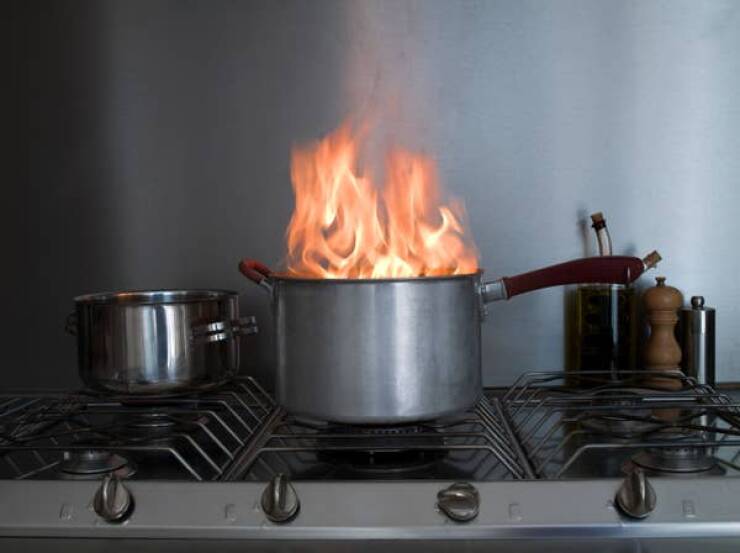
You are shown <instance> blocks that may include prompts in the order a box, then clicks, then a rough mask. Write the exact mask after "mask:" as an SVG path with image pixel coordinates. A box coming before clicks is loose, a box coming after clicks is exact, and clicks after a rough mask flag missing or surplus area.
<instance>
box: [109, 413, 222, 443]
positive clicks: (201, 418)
mask: <svg viewBox="0 0 740 553" xmlns="http://www.w3.org/2000/svg"><path fill="white" fill-rule="evenodd" d="M207 422H208V417H207V416H205V415H199V414H197V413H196V414H191V413H182V414H181V413H178V414H177V415H173V414H170V413H165V412H161V411H152V412H143V413H126V414H124V415H121V416H120V417H119V418H118V419H117V425H118V429H117V432H118V433H119V434H122V435H125V436H128V437H141V438H148V437H159V436H171V435H172V434H176V433H178V432H190V431H192V429H193V426H195V425H196V424H207Z"/></svg>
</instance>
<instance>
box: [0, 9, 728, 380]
mask: <svg viewBox="0 0 740 553" xmlns="http://www.w3.org/2000/svg"><path fill="white" fill-rule="evenodd" d="M4 25H10V26H12V30H13V33H11V34H10V35H7V36H10V37H11V39H10V40H11V41H12V42H13V44H12V48H11V49H10V50H8V51H6V53H5V54H3V55H5V56H8V55H10V56H12V60H11V61H12V62H13V63H12V66H11V67H12V78H13V84H14V85H16V88H14V90H15V91H16V95H15V98H14V100H12V101H14V102H15V105H16V106H17V110H13V113H14V119H13V126H12V129H13V131H12V132H13V133H14V135H15V137H16V139H15V140H14V142H15V144H16V146H17V147H18V149H19V150H20V154H19V155H17V156H14V164H13V165H12V166H11V167H10V168H9V169H7V171H10V173H9V174H10V177H11V178H9V179H8V181H6V183H5V185H4V187H3V190H4V191H5V192H6V195H5V196H4V198H5V202H4V207H5V209H4V212H5V215H4V223H5V225H7V227H8V230H7V231H6V238H10V239H9V240H8V242H10V247H9V248H6V256H7V257H6V263H5V268H4V269H3V271H4V273H5V274H4V277H3V278H4V280H7V281H8V283H9V284H10V286H11V288H9V290H10V292H9V295H10V296H12V297H9V298H8V303H7V307H6V310H5V313H4V318H5V319H6V320H5V321H4V326H5V329H4V332H3V351H2V356H3V357H2V362H3V365H4V370H3V379H2V385H3V386H19V385H26V386H29V385H34V386H70V385H76V384H78V381H77V379H76V368H75V344H74V339H73V338H71V337H68V336H66V335H65V334H64V332H63V326H64V318H65V316H66V315H67V313H68V312H69V311H70V310H71V309H72V297H73V296H74V295H77V294H81V293H86V292H94V291H102V290H108V289H121V288H151V287H221V288H231V289H235V290H241V291H243V292H244V294H243V298H242V311H243V313H244V314H249V313H252V314H255V315H257V316H258V318H259V320H260V322H261V327H262V333H261V334H260V336H259V339H258V340H253V339H251V338H247V339H245V341H244V346H245V347H244V348H243V352H244V354H243V357H244V359H243V367H244V370H245V371H248V372H252V373H256V374H257V375H258V376H260V377H262V378H263V379H267V380H269V376H270V374H271V366H272V358H271V354H270V351H271V346H272V334H271V321H270V317H269V309H268V306H267V305H266V302H265V298H264V297H263V295H262V294H260V293H259V290H255V287H254V286H250V285H248V283H246V282H245V281H244V280H243V278H242V277H241V276H240V275H239V273H238V272H237V261H238V260H239V258H241V257H243V256H251V257H256V258H258V259H261V260H262V261H264V262H266V263H268V264H273V265H275V264H278V263H279V262H280V259H281V257H282V255H283V247H284V242H283V233H284V229H285V226H286V224H287V222H288V218H289V216H290V212H291V209H292V192H291V188H290V180H289V161H290V160H289V157H290V150H291V147H292V146H293V145H294V144H296V143H301V142H305V141H306V140H311V139H313V138H316V137H318V136H320V135H322V134H323V133H326V132H327V131H329V130H331V129H333V128H334V127H335V126H337V125H338V124H339V123H340V122H341V121H342V120H343V118H344V117H346V116H348V115H350V114H355V115H357V114H360V115H362V116H366V117H369V118H371V119H372V120H373V122H374V123H375V124H376V125H377V128H378V129H379V135H378V136H380V138H379V140H382V141H384V142H393V143H402V144H404V145H407V146H408V147H411V148H415V149H419V150H422V151H424V152H426V153H428V154H430V155H433V156H435V157H436V158H437V160H438V162H439V167H440V174H441V177H442V180H443V181H444V183H445V185H446V187H447V189H448V190H449V191H450V192H452V193H453V194H454V195H456V196H458V197H460V198H462V199H464V200H465V202H466V205H467V209H468V214H469V218H470V224H471V226H472V229H473V232H474V234H475V238H476V241H477V243H478V246H479V248H480V253H481V258H482V264H483V266H484V267H485V268H486V272H487V274H488V275H490V276H501V275H508V274H514V273H517V272H521V271H526V270H529V269H533V268H536V267H538V266H541V265H545V264H549V263H554V262H558V261H561V260H566V259H570V258H574V257H579V256H583V255H594V254H595V253H596V245H595V243H594V241H593V239H592V237H591V233H592V231H591V230H590V229H589V228H588V227H587V225H586V223H585V220H586V219H587V217H588V214H589V213H590V212H592V211H596V210H603V211H604V212H605V214H606V217H607V220H608V223H609V228H610V229H611V232H612V238H613V242H614V250H615V253H618V254H637V255H644V254H645V253H647V252H648V251H649V250H651V249H653V248H655V249H658V250H659V251H660V253H661V254H662V255H663V257H664V261H663V262H662V263H661V264H660V268H659V272H658V273H655V272H653V273H652V274H651V275H650V276H645V277H643V279H642V282H643V284H642V285H643V286H648V285H650V281H651V279H652V277H653V276H655V275H657V274H662V275H665V276H666V277H667V279H668V282H669V283H670V284H672V285H674V286H677V287H678V288H680V289H681V290H682V291H683V292H684V293H685V295H686V296H687V298H688V296H690V295H694V294H702V295H704V296H705V297H706V301H707V305H712V306H714V307H716V308H717V311H718V312H717V364H718V378H719V380H728V379H729V380H740V307H738V306H739V305H740V285H738V273H740V259H739V258H738V254H737V241H738V239H739V238H740V220H739V219H738V217H737V216H736V211H737V209H738V206H740V155H738V153H739V152H740V94H738V90H740V55H738V53H739V52H740V4H738V3H737V2H732V1H728V2H721V1H715V0H712V1H709V0H707V1H705V0H690V1H689V0H685V1H682V0H678V1H675V0H674V1H657V0H648V1H643V2H593V1H591V0H583V1H577V0H573V1H570V0H569V1H566V0H557V1H551V2H539V1H537V2H528V1H519V0H516V1H515V0H511V1H497V2H446V1H445V2H443V1H418V2H415V1H411V2H325V1H324V2H298V1H296V2H267V1H265V2H260V1H250V2H230V1H189V2H182V1H179V2H178V1H161V0H156V1H149V2H128V1H123V0H122V1H119V2H111V1H89V2H79V1H71V0H70V1H60V2H54V3H51V4H48V3H42V2H38V3H37V2H24V3H17V4H16V5H15V7H14V11H13V18H11V19H10V20H9V21H6V22H5V23H4ZM18 145H20V146H18ZM567 294H568V291H567V290H561V289H551V290H545V291H541V292H536V293H533V294H529V295H526V296H523V297H517V298H515V299H513V300H511V301H510V302H506V303H503V304H497V305H492V306H491V308H490V318H489V320H488V321H487V322H486V323H485V326H484V330H483V343H484V351H483V356H484V378H485V381H486V383H487V384H501V383H505V382H510V381H511V380H513V379H514V378H515V377H516V376H517V375H518V374H520V373H521V372H523V371H526V370H536V369H558V368H561V367H563V365H564V363H565V350H566V348H565V337H564V336H565V330H564V324H565V321H566V319H567V313H566V311H567V309H566V306H567V304H568V302H567V298H568V296H567ZM438 316H439V317H440V318H442V317H444V316H445V314H444V313H440V314H439V315H438Z"/></svg>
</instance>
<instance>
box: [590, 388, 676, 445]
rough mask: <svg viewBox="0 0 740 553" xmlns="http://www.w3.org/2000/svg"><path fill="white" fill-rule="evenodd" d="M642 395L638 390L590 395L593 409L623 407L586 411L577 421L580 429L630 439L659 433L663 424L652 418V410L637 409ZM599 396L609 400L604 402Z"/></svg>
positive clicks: (642, 392) (609, 390) (604, 391)
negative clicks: (608, 406) (619, 408)
mask: <svg viewBox="0 0 740 553" xmlns="http://www.w3.org/2000/svg"><path fill="white" fill-rule="evenodd" d="M644 393H645V391H644V390H640V389H639V388H636V389H632V388H620V389H618V390H616V389H609V388H606V389H602V390H598V391H596V392H594V393H593V394H591V395H593V396H594V398H595V400H594V401H595V403H596V405H610V406H617V407H619V406H623V407H624V410H612V411H606V410H598V409H597V410H594V411H587V412H586V413H584V415H583V416H582V418H581V426H582V427H583V428H585V429H586V430H590V431H592V432H595V433H597V434H603V435H607V436H616V437H618V438H625V439H628V438H633V437H635V436H640V435H642V434H647V433H650V432H655V431H656V430H659V429H660V428H661V427H662V426H664V423H663V422H661V421H656V420H654V418H653V417H652V409H644V408H642V409H638V408H637V405H638V403H639V399H640V397H642V396H643V395H644ZM599 396H610V398H609V399H608V400H604V399H603V398H599ZM607 401H608V403H607Z"/></svg>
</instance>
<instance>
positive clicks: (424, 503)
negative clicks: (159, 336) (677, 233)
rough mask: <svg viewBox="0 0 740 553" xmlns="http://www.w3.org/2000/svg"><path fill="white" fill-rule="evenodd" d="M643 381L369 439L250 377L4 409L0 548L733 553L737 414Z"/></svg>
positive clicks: (564, 390) (19, 396) (554, 381)
mask: <svg viewBox="0 0 740 553" xmlns="http://www.w3.org/2000/svg"><path fill="white" fill-rule="evenodd" d="M646 376H651V375H649V374H648V373H645V372H633V373H624V372H622V373H620V374H619V375H618V377H617V378H614V376H613V375H611V374H608V373H603V374H602V373H592V372H589V373H584V374H580V375H575V374H563V373H530V374H526V375H523V376H522V377H520V378H519V379H518V380H517V381H516V382H515V383H514V384H513V385H512V386H510V387H508V388H504V389H486V390H484V392H483V393H482V395H481V397H480V400H479V402H478V403H477V405H475V406H474V407H473V408H472V409H470V410H469V411H468V412H467V413H462V414H460V415H458V416H456V417H451V418H447V419H442V420H436V421H427V422H423V423H418V424H415V425H406V426H396V427H384V428H378V427H366V426H342V425H336V424H332V423H327V422H323V421H314V420H305V419H301V418H297V417H295V416H292V415H290V414H288V413H286V412H284V411H283V409H281V408H280V407H279V406H278V405H277V404H276V403H275V401H274V400H273V399H272V398H271V397H270V395H269V394H268V393H267V392H266V391H265V390H264V389H263V388H262V387H261V386H260V385H259V384H258V383H257V382H256V381H255V380H253V379H251V378H243V379H239V380H236V381H234V382H231V383H230V384H229V385H227V386H225V387H223V388H221V389H218V390H214V391H210V392H208V393H201V394H192V395H184V396H178V397H168V398H163V397H159V398H151V397H149V398H147V397H111V396H99V395H95V394H91V393H87V392H84V391H83V392H77V393H38V392H33V393H14V394H3V395H1V396H0V497H2V501H0V548H3V547H6V546H7V547H16V548H17V547H19V545H18V544H19V542H17V541H13V540H17V539H18V538H22V539H24V540H26V539H35V538H38V537H47V538H49V537H55V538H62V537H63V538H66V539H72V538H74V539H77V540H78V542H75V543H77V544H80V545H82V544H88V545H90V544H93V545H91V547H93V546H94V547H99V548H102V547H105V548H106V550H111V548H113V550H115V547H116V545H120V546H121V550H130V549H131V548H132V547H134V543H137V544H140V543H141V542H140V540H141V539H148V538H156V539H157V543H158V544H159V545H158V546H157V547H163V544H165V541H166V543H167V544H168V546H171V545H172V546H173V547H174V548H173V549H172V550H192V545H193V542H191V541H189V540H191V539H198V540H201V541H199V542H198V543H199V549H200V550H203V551H206V550H209V551H210V550H213V551H224V550H226V549H224V548H225V547H226V548H227V549H228V547H227V546H228V545H229V543H232V544H233V543H236V545H235V546H234V547H238V548H239V550H242V548H243V545H242V542H241V541H235V542H234V541H233V540H250V541H249V547H251V548H253V549H254V548H255V547H256V548H257V549H259V550H271V551H274V550H281V549H280V547H282V546H280V545H279V544H280V542H281V540H291V541H292V544H299V543H300V544H305V546H306V548H308V549H311V548H314V549H313V550H315V547H318V544H319V543H321V544H322V546H321V549H322V550H324V549H325V546H326V545H327V544H326V541H327V540H329V541H330V542H331V543H333V544H349V545H351V546H352V547H357V546H360V545H361V546H363V547H364V546H366V545H368V543H369V542H374V543H379V540H391V539H392V540H396V541H394V542H393V547H394V548H396V549H397V548H398V547H400V546H401V545H400V542H399V541H398V540H401V541H402V542H403V543H404V546H403V547H404V549H409V550H424V551H428V550H430V549H429V548H430V544H435V543H438V542H437V541H435V540H464V542H465V544H466V548H468V549H471V550H472V548H473V544H476V543H479V544H480V543H483V544H485V543H486V542H485V541H481V540H496V542H497V543H498V544H499V545H500V546H501V547H502V548H503V549H505V550H512V551H513V550H526V551H531V550H534V549H535V548H536V549H537V550H539V549H541V548H542V546H545V547H546V549H547V550H548V551H567V552H569V553H573V551H574V550H576V549H577V545H578V544H580V545H578V547H581V546H582V550H584V551H596V550H610V551H612V550H613V551H616V550H619V551H627V550H628V551H642V550H648V549H649V550H650V551H652V552H662V551H670V552H671V553H675V551H676V550H677V549H676V547H677V542H676V541H674V540H676V539H680V540H681V541H680V546H681V547H684V550H686V551H690V550H695V549H696V548H698V547H701V548H702V551H705V552H706V553H710V552H713V551H736V550H738V548H739V547H740V515H739V514H738V513H740V478H739V477H738V476H740V404H738V403H737V402H735V401H734V400H733V399H732V398H731V397H730V396H728V395H726V394H722V393H718V392H717V391H716V390H713V389H712V388H710V387H708V386H703V385H701V384H699V383H697V382H696V381H695V380H693V379H691V378H687V377H685V376H683V375H680V374H677V375H674V376H672V377H670V378H668V379H666V378H663V379H662V380H661V382H662V383H663V384H667V386H665V387H663V388H661V389H653V388H650V387H646V386H645V385H644V382H645V381H646V380H645V377H646ZM652 376H655V375H652ZM653 381H657V380H655V379H654V380H653ZM666 388H670V389H666ZM111 538H115V539H113V540H112V539H111ZM8 540H10V541H8ZM79 540H82V541H79ZM132 540H134V541H132ZM39 541H41V542H45V543H51V542H49V540H39ZM532 541H535V542H537V545H532ZM616 542H618V545H615V543H616ZM647 542H649V545H647ZM34 543H35V542H34ZM67 543H72V542H71V541H70V542H67ZM173 544H175V545H176V546H175V545H173ZM414 544H416V546H417V548H416V549H415V548H414ZM349 545H348V546H349ZM406 546H408V547H406ZM23 547H24V550H29V549H28V547H29V546H28V545H27V544H25V542H24V545H23ZM34 547H35V546H31V549H33V548H34ZM451 547H452V545H450V548H451ZM291 548H294V546H293V545H291ZM686 548H688V549H686ZM340 549H341V547H340ZM483 549H485V550H490V547H489V546H488V545H484V546H482V547H481V550H483Z"/></svg>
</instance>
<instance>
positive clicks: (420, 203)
mask: <svg viewBox="0 0 740 553" xmlns="http://www.w3.org/2000/svg"><path fill="white" fill-rule="evenodd" d="M359 147H360V140H359V138H358V137H357V136H356V135H354V134H353V133H352V132H351V129H350V126H349V125H348V124H345V125H343V126H342V127H340V128H339V129H337V130H336V131H334V132H333V133H331V134H329V135H328V136H326V137H325V138H323V139H322V140H320V141H318V142H316V143H313V144H310V145H308V146H306V147H302V148H296V149H294V151H293V155H292V162H291V180H292V182H293V191H294V193H295V210H294V211H293V216H292V218H291V220H290V224H289V225H288V229H287V233H286V234H287V243H288V258H287V265H288V273H289V274H291V275H294V276H301V277H308V278H402V277H418V276H442V275H456V274H469V273H473V272H475V271H476V270H477V269H478V254H477V249H476V247H475V245H474V244H473V243H472V240H471V239H470V237H469V233H468V235H467V236H466V232H465V230H466V229H465V227H464V225H463V223H462V221H464V220H465V210H464V207H463V205H462V204H461V203H459V202H456V201H453V202H450V203H449V204H448V205H441V204H440V189H439V185H438V181H437V171H436V165H435V163H434V160H432V159H430V158H428V157H425V156H423V155H418V154H414V153H411V152H407V151H405V150H401V149H397V150H393V151H391V152H390V153H389V154H388V156H387V161H386V171H385V173H386V178H385V182H384V184H383V186H382V188H381V189H378V187H376V186H375V185H374V184H373V182H372V181H371V179H370V178H369V177H366V176H363V175H361V174H358V169H357V164H358V152H359Z"/></svg>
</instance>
